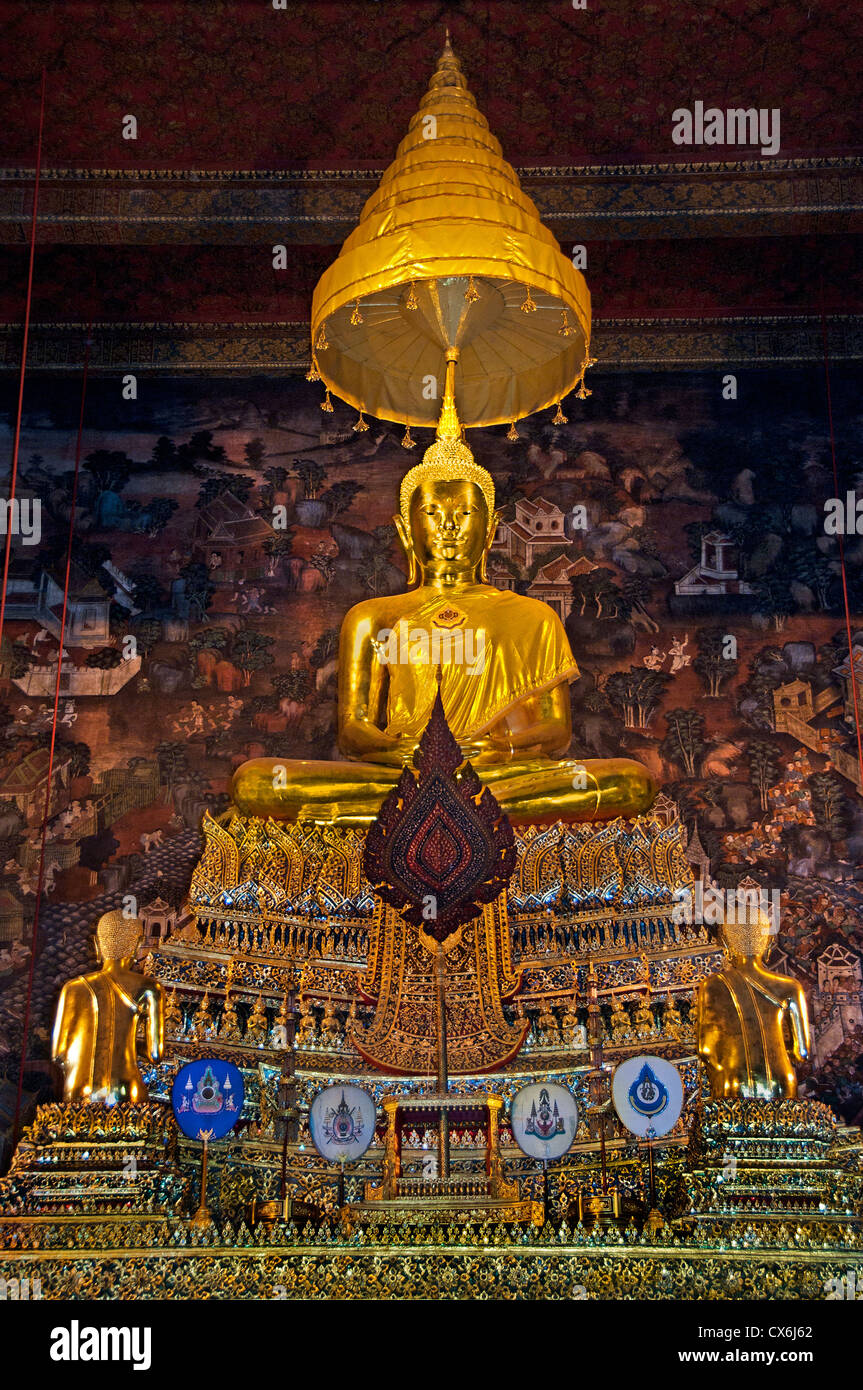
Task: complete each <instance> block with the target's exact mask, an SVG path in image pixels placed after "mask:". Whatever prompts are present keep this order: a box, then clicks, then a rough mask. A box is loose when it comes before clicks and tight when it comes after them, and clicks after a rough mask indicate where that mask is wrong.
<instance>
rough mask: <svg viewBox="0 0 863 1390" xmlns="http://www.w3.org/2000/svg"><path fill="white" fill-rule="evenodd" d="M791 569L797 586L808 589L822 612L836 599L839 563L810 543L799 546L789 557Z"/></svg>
mask: <svg viewBox="0 0 863 1390" xmlns="http://www.w3.org/2000/svg"><path fill="white" fill-rule="evenodd" d="M791 568H792V572H793V574H794V578H795V580H796V581H797V583H798V584H802V585H803V586H804V587H805V588H807V589H809V590H810V591H811V593H812V594H813V596H814V599H815V603H816V606H817V607H818V608H819V609H820V610H821V611H822V612H824V611H825V610H826V609H828V608H831V607H832V606H833V604H832V602H831V599H832V598H836V597H838V592H839V591H838V576H839V570H840V566H839V562H838V560H835V559H830V558H828V557H827V556H826V555H822V554H821V552H820V551H819V550H817V549H816V548H815V546H814V544H813V543H812V542H809V543H807V544H801V545H799V546H798V547H796V549H795V550H794V553H793V555H792V556H791Z"/></svg>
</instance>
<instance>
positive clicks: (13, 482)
mask: <svg viewBox="0 0 863 1390" xmlns="http://www.w3.org/2000/svg"><path fill="white" fill-rule="evenodd" d="M45 86H46V73H45V69H44V68H43V69H42V91H41V95H40V98H39V140H38V143H37V146H36V181H35V183H34V184H33V212H32V215H31V218H30V266H29V269H28V271H27V302H26V306H25V309H24V342H23V344H22V347H21V371H20V373H19V375H18V416H17V419H16V421H15V442H14V444H13V446H12V469H11V472H10V475H9V496H8V497H7V498H6V501H7V502H10V503H11V502H14V500H15V488H16V486H17V483H18V450H19V449H20V447H21V416H22V414H23V410H24V374H25V372H26V369H27V344H28V341H29V338H30V305H31V303H32V300H33V262H34V261H35V259H36V212H37V208H38V206H39V179H40V177H41V173H42V132H43V130H44V127H45ZM11 553H12V526H11V516H9V517H7V521H6V553H5V555H4V557H3V583H2V586H0V642H2V640H3V623H4V621H5V618H6V590H7V588H8V585H9V557H10V555H11Z"/></svg>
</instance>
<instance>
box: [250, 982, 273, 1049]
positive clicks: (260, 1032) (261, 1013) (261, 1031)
mask: <svg viewBox="0 0 863 1390" xmlns="http://www.w3.org/2000/svg"><path fill="white" fill-rule="evenodd" d="M267 1032H268V1028H267V1011H266V1009H265V1008H264V996H263V995H262V994H258V995H256V997H255V1002H254V1004H253V1005H252V1012H251V1013H250V1014H249V1021H248V1023H247V1024H246V1037H245V1041H246V1042H247V1043H248V1044H249V1045H250V1046H252V1047H263V1045H264V1043H265V1042H266V1040H267Z"/></svg>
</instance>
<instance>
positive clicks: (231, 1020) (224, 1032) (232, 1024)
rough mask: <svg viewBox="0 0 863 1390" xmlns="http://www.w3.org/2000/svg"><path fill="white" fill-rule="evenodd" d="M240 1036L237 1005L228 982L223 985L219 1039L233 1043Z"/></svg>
mask: <svg viewBox="0 0 863 1390" xmlns="http://www.w3.org/2000/svg"><path fill="white" fill-rule="evenodd" d="M241 1038H242V1034H241V1032H240V1020H239V1018H238V1017H237V1006H236V1004H235V1002H234V996H233V995H232V993H231V986H230V983H228V984H227V985H226V987H225V1007H224V1008H223V1009H222V1017H221V1018H220V1020H219V1041H220V1042H231V1043H233V1042H240V1040H241Z"/></svg>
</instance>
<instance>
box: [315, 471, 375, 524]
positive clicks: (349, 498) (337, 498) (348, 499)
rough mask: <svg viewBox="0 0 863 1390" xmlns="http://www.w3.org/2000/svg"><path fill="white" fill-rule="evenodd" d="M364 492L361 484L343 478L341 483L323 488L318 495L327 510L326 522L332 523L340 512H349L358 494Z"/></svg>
mask: <svg viewBox="0 0 863 1390" xmlns="http://www.w3.org/2000/svg"><path fill="white" fill-rule="evenodd" d="M363 491H365V489H364V488H363V485H362V483H358V482H356V481H355V480H354V479H353V478H344V479H343V480H342V481H341V482H338V483H333V485H332V487H328V488H325V489H324V491H323V492H322V493H321V495H320V501H321V502H323V504H324V506H325V507H326V509H327V520H328V521H333V520H334V519H335V518H336V517H337V516H341V514H342V512H346V511H349V510H350V508H351V506H352V505H353V503H354V501H355V500H356V498H357V496H358V494H359V493H361V492H363Z"/></svg>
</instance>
